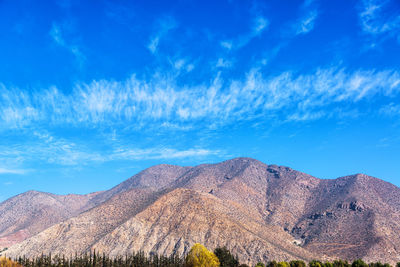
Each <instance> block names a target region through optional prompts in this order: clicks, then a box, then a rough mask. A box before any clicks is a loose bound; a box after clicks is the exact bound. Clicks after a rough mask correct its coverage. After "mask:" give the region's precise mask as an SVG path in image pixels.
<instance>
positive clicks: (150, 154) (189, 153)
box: [111, 148, 221, 160]
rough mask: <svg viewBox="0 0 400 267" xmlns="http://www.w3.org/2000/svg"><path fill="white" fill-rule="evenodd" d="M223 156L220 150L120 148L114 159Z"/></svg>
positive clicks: (114, 153) (115, 152) (113, 155)
mask: <svg viewBox="0 0 400 267" xmlns="http://www.w3.org/2000/svg"><path fill="white" fill-rule="evenodd" d="M220 154H221V151H219V150H208V149H202V148H192V149H187V150H177V149H173V148H147V149H138V148H137V149H129V148H128V149H127V148H120V149H117V150H115V151H114V152H113V154H112V155H111V157H112V158H113V159H122V160H138V159H140V160H143V159H145V160H148V159H177V158H194V157H205V156H212V155H214V156H218V155H220Z"/></svg>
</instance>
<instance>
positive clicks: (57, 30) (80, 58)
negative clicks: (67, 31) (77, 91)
mask: <svg viewBox="0 0 400 267" xmlns="http://www.w3.org/2000/svg"><path fill="white" fill-rule="evenodd" d="M49 34H50V36H51V38H52V39H53V41H54V42H55V43H56V44H58V45H59V46H61V47H63V48H65V49H67V50H68V51H70V52H71V53H72V54H73V55H74V56H75V58H76V60H77V62H78V64H79V65H80V66H82V65H83V63H84V62H85V60H86V57H85V55H84V54H83V53H82V51H81V50H80V48H79V46H77V45H74V44H71V43H69V42H67V41H66V40H65V38H64V36H63V32H62V28H61V26H60V25H59V24H57V23H53V24H52V27H51V29H50V32H49Z"/></svg>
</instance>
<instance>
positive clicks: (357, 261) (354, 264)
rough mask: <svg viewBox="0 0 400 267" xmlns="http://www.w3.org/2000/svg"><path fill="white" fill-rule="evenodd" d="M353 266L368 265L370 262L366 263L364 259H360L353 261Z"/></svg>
mask: <svg viewBox="0 0 400 267" xmlns="http://www.w3.org/2000/svg"><path fill="white" fill-rule="evenodd" d="M351 267H368V264H366V263H365V262H364V261H363V260H362V259H358V260H355V261H353V263H352V264H351Z"/></svg>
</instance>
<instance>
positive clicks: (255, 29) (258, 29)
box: [220, 16, 269, 50]
mask: <svg viewBox="0 0 400 267" xmlns="http://www.w3.org/2000/svg"><path fill="white" fill-rule="evenodd" d="M268 27H269V20H268V19H267V18H265V17H262V16H258V17H256V18H254V20H253V21H252V26H251V30H250V31H249V32H248V33H246V34H243V35H240V36H239V37H237V38H235V39H234V40H224V41H221V42H220V45H221V46H222V47H223V48H225V49H227V50H233V49H240V48H242V47H244V46H246V45H247V44H248V43H250V42H251V41H252V40H253V39H254V38H256V37H258V36H260V35H261V34H262V33H263V32H264V31H266V30H267V29H268Z"/></svg>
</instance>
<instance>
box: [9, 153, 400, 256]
mask: <svg viewBox="0 0 400 267" xmlns="http://www.w3.org/2000/svg"><path fill="white" fill-rule="evenodd" d="M89 203H94V204H92V205H93V207H92V208H91V209H89V210H87V211H83V212H82V211H80V212H78V213H80V214H76V215H71V216H72V217H69V219H66V220H64V221H63V222H61V223H58V224H55V225H53V226H51V227H49V228H48V229H46V230H44V231H42V232H40V233H38V234H37V235H35V236H32V237H31V238H28V239H26V240H25V241H23V242H20V243H18V244H16V245H14V246H12V247H11V248H10V249H9V250H8V251H7V254H8V255H23V254H25V255H27V256H33V255H38V254H41V253H42V252H44V253H49V252H52V253H53V254H54V253H64V254H66V255H69V254H71V253H75V252H76V251H78V252H84V251H88V250H90V249H96V250H97V251H102V252H103V251H104V252H106V253H109V254H110V255H117V254H125V253H126V252H129V251H132V250H136V251H137V250H144V251H145V252H151V251H154V252H158V253H166V254H170V253H177V254H179V255H182V254H184V253H185V252H186V251H187V249H188V248H190V246H191V245H192V244H193V243H195V242H200V243H203V244H205V245H206V246H207V247H209V248H211V249H213V248H215V247H216V246H223V245H226V246H227V247H228V248H229V249H231V250H232V251H233V252H234V253H237V254H238V255H239V257H240V259H241V260H242V261H243V262H251V263H254V262H255V261H257V260H263V261H266V260H270V259H277V260H281V259H282V260H289V259H304V260H310V259H313V258H324V257H327V258H344V259H348V260H353V259H356V258H363V259H365V260H366V261H378V260H379V261H382V262H390V263H394V262H397V261H400V258H399V255H400V236H399V234H398V233H399V232H400V223H399V222H400V189H399V188H398V187H396V186H394V185H392V184H390V183H387V182H384V181H382V180H379V179H377V178H373V177H370V176H367V175H363V174H358V175H352V176H347V177H342V178H338V179H335V180H321V179H318V178H315V177H312V176H310V175H307V174H304V173H301V172H298V171H295V170H292V169H290V168H288V167H282V166H276V165H266V164H264V163H262V162H260V161H257V160H254V159H249V158H237V159H233V160H228V161H225V162H222V163H219V164H204V165H199V166H196V167H179V166H172V165H158V166H154V167H151V168H149V169H147V170H145V171H143V172H141V173H139V174H137V175H135V176H133V177H132V178H130V179H128V180H127V181H125V182H123V183H121V184H120V185H118V186H116V187H114V188H112V189H110V190H108V191H105V192H101V193H98V194H96V195H95V196H94V197H93V198H91V200H90V201H89ZM1 205H3V204H1ZM86 207H88V206H86ZM9 208H10V207H9ZM11 209H12V207H11ZM21 216H22V215H21Z"/></svg>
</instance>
